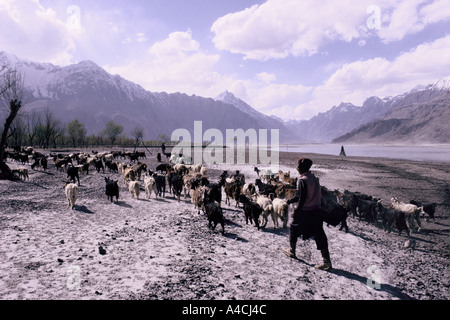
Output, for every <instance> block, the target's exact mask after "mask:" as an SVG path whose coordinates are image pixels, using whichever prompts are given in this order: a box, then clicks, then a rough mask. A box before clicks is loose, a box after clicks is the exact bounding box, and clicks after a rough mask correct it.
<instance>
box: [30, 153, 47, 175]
mask: <svg viewBox="0 0 450 320" xmlns="http://www.w3.org/2000/svg"><path fill="white" fill-rule="evenodd" d="M35 167H41V168H42V169H44V171H45V170H47V158H46V157H45V156H42V157H38V158H37V159H36V160H35V161H34V162H33V164H32V165H31V169H33V170H34V168H35Z"/></svg>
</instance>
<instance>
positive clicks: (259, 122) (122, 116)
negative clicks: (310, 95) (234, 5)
mask: <svg viewBox="0 0 450 320" xmlns="http://www.w3.org/2000/svg"><path fill="white" fill-rule="evenodd" d="M0 65H12V66H16V68H17V69H18V70H19V71H20V72H22V73H23V74H24V78H25V86H26V88H27V89H28V90H30V91H31V92H32V98H31V99H29V101H28V103H27V105H26V106H25V107H24V110H28V111H30V110H43V109H49V110H50V111H51V112H52V113H53V115H54V116H55V117H56V118H57V119H60V120H61V121H62V122H63V123H68V122H70V121H72V120H74V119H78V120H79V121H80V122H82V123H84V124H85V127H86V129H87V133H88V135H89V134H98V133H99V132H100V131H102V130H103V129H104V127H105V124H106V122H108V121H109V120H114V121H115V122H116V123H119V124H120V125H122V126H123V127H124V134H127V135H129V134H130V132H131V130H133V129H134V128H135V127H137V126H140V127H142V128H144V138H145V139H151V138H157V137H158V135H160V134H166V135H167V136H169V137H170V136H171V134H172V132H173V131H174V130H176V129H187V130H189V131H190V132H191V134H193V129H194V121H202V122H203V123H202V125H203V131H205V130H207V129H209V128H215V129H219V130H220V131H222V132H223V133H224V137H225V130H226V129H239V128H240V129H244V130H247V129H251V128H252V129H255V130H258V129H267V128H277V129H280V139H283V140H286V139H289V138H290V135H289V134H288V133H287V131H288V130H287V129H286V128H285V127H284V125H283V124H282V123H277V125H271V126H269V124H268V121H267V119H265V118H264V117H261V116H260V115H257V116H255V114H251V113H249V112H244V111H241V110H240V109H239V108H237V107H235V106H234V105H232V104H229V103H225V102H222V101H220V100H215V99H211V98H204V97H199V96H196V95H192V96H188V95H187V94H183V93H166V92H150V91H147V90H145V89H144V88H142V87H141V86H139V85H137V84H135V83H133V82H130V81H127V80H126V79H124V78H122V77H121V76H119V75H111V74H109V73H108V72H106V71H105V70H104V69H103V68H101V67H99V66H98V65H96V64H95V63H94V62H92V61H82V62H80V63H77V64H74V65H69V66H65V67H59V66H54V65H52V64H41V63H35V62H32V61H26V60H23V59H20V58H17V57H16V56H14V55H12V54H8V53H4V52H0ZM255 112H256V111H255ZM272 122H274V120H273V121H272Z"/></svg>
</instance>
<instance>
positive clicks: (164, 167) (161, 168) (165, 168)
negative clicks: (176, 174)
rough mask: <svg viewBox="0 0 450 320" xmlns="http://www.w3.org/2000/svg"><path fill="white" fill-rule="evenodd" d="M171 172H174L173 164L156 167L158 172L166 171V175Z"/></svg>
mask: <svg viewBox="0 0 450 320" xmlns="http://www.w3.org/2000/svg"><path fill="white" fill-rule="evenodd" d="M169 170H173V167H172V165H171V164H168V163H161V164H159V165H158V166H157V167H156V171H160V172H163V171H164V172H166V174H167V172H168V171H169Z"/></svg>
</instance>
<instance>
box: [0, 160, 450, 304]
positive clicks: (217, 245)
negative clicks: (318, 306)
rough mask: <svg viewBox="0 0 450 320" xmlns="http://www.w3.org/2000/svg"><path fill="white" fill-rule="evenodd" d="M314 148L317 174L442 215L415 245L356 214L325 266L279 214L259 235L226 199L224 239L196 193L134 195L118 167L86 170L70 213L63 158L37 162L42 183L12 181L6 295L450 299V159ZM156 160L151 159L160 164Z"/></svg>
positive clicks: (3, 271)
mask: <svg viewBox="0 0 450 320" xmlns="http://www.w3.org/2000/svg"><path fill="white" fill-rule="evenodd" d="M302 156H309V157H311V158H312V159H313V160H314V162H315V164H314V166H313V172H315V173H316V174H317V175H318V176H319V177H320V179H321V183H322V185H324V186H326V187H327V188H329V189H339V190H344V189H348V190H350V191H359V192H362V193H365V194H369V195H372V196H374V197H378V198H382V199H383V201H389V199H390V197H391V196H396V197H398V198H399V199H400V200H402V201H409V200H411V199H415V200H417V201H423V202H435V203H437V204H438V207H437V212H436V222H435V223H432V222H426V221H424V222H423V228H422V231H421V232H420V233H414V234H413V235H412V238H413V239H416V241H417V246H416V249H415V250H410V249H408V250H405V249H404V248H403V244H404V242H405V241H406V239H407V238H406V235H405V234H403V235H401V236H398V235H397V234H396V232H395V230H394V232H392V233H390V234H387V233H385V232H384V231H383V230H382V229H381V227H380V225H379V224H376V225H371V224H369V223H367V222H365V221H358V220H357V219H352V218H349V221H348V224H349V227H350V232H349V233H347V234H346V233H344V232H342V231H339V230H338V229H337V228H331V227H325V231H326V233H327V236H328V238H329V245H330V252H331V258H332V261H333V266H334V269H333V270H332V271H331V272H320V271H316V270H315V269H314V268H313V266H314V264H315V263H317V262H319V261H320V259H321V258H320V254H319V252H318V251H317V250H316V249H315V245H314V242H313V241H299V248H298V255H299V260H293V259H289V258H287V257H285V256H284V255H283V254H282V253H281V251H280V249H281V248H283V247H286V246H287V245H288V234H289V229H288V228H285V229H283V228H279V229H276V230H274V229H273V228H272V224H271V221H269V224H268V226H267V228H266V229H265V230H261V231H257V230H256V228H255V227H254V226H253V225H246V224H245V219H244V215H243V213H242V209H241V208H235V207H234V206H233V205H232V206H231V207H228V206H226V205H224V204H223V207H224V209H225V212H224V215H225V218H226V225H225V231H226V233H225V236H222V235H221V234H220V232H219V231H218V230H216V231H214V232H213V231H210V230H208V228H207V221H206V218H205V216H204V215H203V214H198V213H197V211H196V210H194V207H193V205H192V204H191V203H190V199H189V198H188V199H186V200H184V199H182V201H181V202H180V203H178V202H177V201H176V200H175V199H174V198H173V196H172V195H171V194H166V198H164V199H154V196H153V197H152V199H150V200H148V199H145V193H144V192H143V190H142V192H141V196H140V199H139V200H137V199H132V198H131V196H130V194H129V193H128V192H127V191H126V189H125V187H124V185H123V180H122V179H121V178H119V176H118V175H115V174H109V173H101V172H100V173H97V172H92V173H91V174H89V175H88V176H86V175H82V176H81V186H80V190H79V198H78V201H77V206H76V208H75V210H70V209H69V208H68V206H67V202H66V200H65V198H64V194H63V189H62V185H63V182H62V181H63V180H64V179H65V174H63V173H61V172H56V170H55V168H54V166H52V165H51V166H50V168H49V170H48V172H43V171H40V170H39V171H33V170H30V181H26V182H22V181H19V182H11V181H0V212H1V215H0V232H1V234H2V244H1V245H0V261H1V262H0V298H1V299H6V300H10V299H18V300H22V299H50V300H54V299H158V300H161V299H176V300H181V299H183V300H185V299H192V300H212V299H216V300H232V299H238V300H240V299H259V300H299V299H301V300H326V299H334V300H349V299H350V300H359V299H363V300H366V299H369V300H393V299H405V300H407V299H426V300H429V299H432V300H448V298H449V291H448V290H449V268H448V261H449V243H450V241H449V232H450V220H449V214H448V213H449V206H450V187H449V181H450V173H449V170H450V169H449V166H448V164H439V163H434V164H430V163H422V162H414V161H403V160H388V159H374V158H359V157H345V158H340V157H334V156H326V155H313V154H309V155H305V154H302ZM298 157H299V155H298V154H290V153H283V154H282V155H281V159H280V160H281V169H282V170H288V169H289V170H291V173H294V169H293V168H294V166H295V162H296V159H297V158H298ZM153 158H154V157H152V158H148V159H147V160H145V162H146V163H148V165H149V167H150V168H154V167H155V166H156V161H155V159H153ZM14 165H16V164H11V166H14ZM208 169H209V174H210V179H211V180H212V181H215V180H216V179H217V176H218V174H219V173H220V172H221V171H222V170H224V169H228V170H235V169H239V170H241V172H242V173H244V174H245V176H246V179H247V181H252V180H254V179H255V173H254V172H253V167H251V166H242V165H239V166H238V165H229V166H227V167H225V166H211V167H209V168H208ZM106 176H112V177H114V178H116V179H117V180H119V185H120V187H121V190H120V192H121V194H120V199H119V202H118V203H114V204H111V203H109V202H108V201H107V199H106V196H105V195H104V177H106ZM100 247H102V249H104V250H105V252H102V253H103V254H102V253H101V252H100V250H99V248H100ZM372 280H374V281H373V282H370V281H372ZM371 283H373V284H376V283H379V284H380V285H381V286H380V287H379V288H378V289H377V288H374V287H373V286H370V284H371Z"/></svg>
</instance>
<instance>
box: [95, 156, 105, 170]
mask: <svg viewBox="0 0 450 320" xmlns="http://www.w3.org/2000/svg"><path fill="white" fill-rule="evenodd" d="M94 166H95V170H97V172H98V173H100V169H101V170H103V173H105V167H104V166H103V161H102V159H94Z"/></svg>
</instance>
